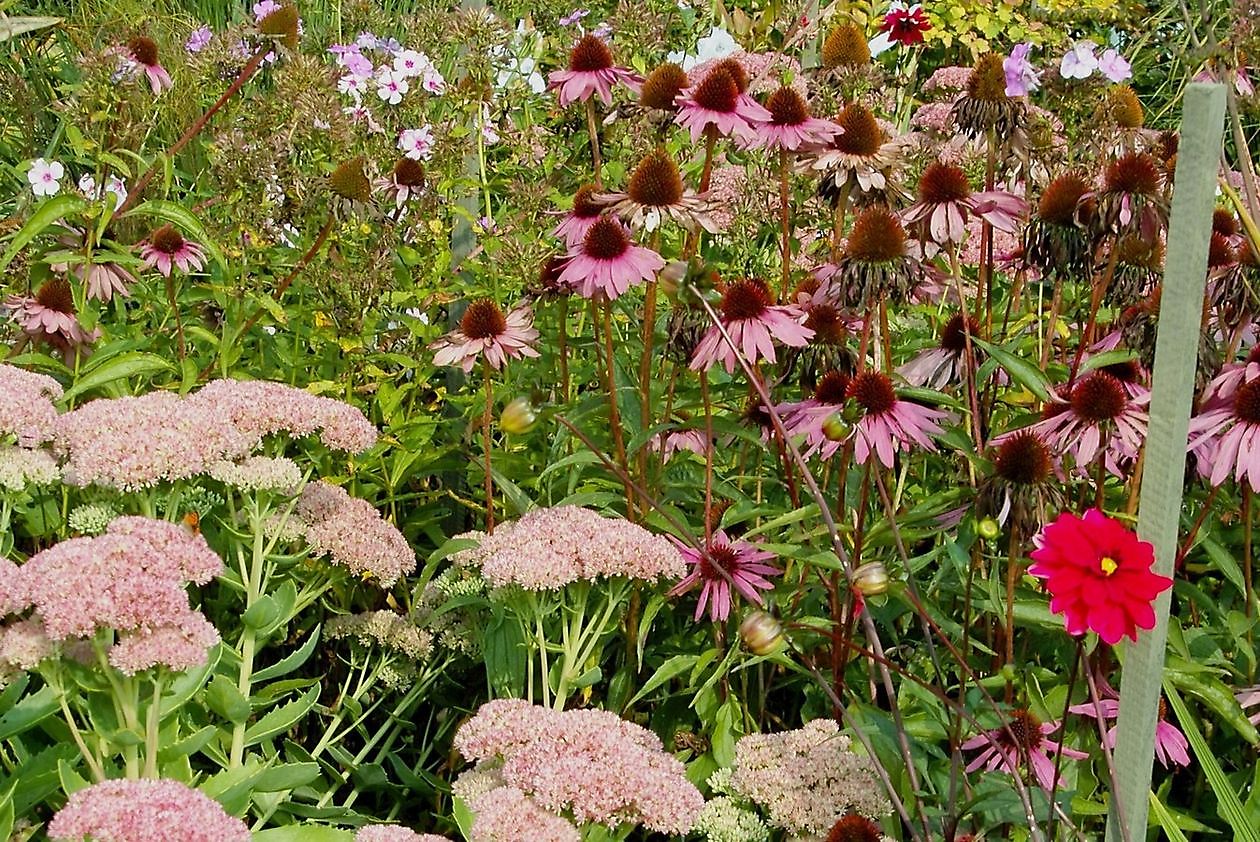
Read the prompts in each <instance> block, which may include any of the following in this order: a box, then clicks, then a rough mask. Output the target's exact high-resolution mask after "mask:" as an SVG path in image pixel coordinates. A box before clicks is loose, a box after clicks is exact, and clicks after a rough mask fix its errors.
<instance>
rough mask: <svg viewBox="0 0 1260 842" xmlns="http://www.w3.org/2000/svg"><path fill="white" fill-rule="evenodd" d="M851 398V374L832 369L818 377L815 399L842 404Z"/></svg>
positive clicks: (820, 401)
mask: <svg viewBox="0 0 1260 842" xmlns="http://www.w3.org/2000/svg"><path fill="white" fill-rule="evenodd" d="M848 399H849V375H847V374H845V373H844V372H842V371H836V370H834V369H833V370H831V371H829V372H827V373H826V374H824V375H823V376H822V377H820V378H819V379H818V385H817V386H815V387H814V400H816V401H818V402H819V403H828V404H841V403H844V402H845V401H846V400H848Z"/></svg>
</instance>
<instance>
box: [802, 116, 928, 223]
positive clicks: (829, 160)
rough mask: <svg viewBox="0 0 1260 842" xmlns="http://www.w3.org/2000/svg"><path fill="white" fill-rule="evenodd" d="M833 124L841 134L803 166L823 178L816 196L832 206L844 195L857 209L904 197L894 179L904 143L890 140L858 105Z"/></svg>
mask: <svg viewBox="0 0 1260 842" xmlns="http://www.w3.org/2000/svg"><path fill="white" fill-rule="evenodd" d="M835 122H836V124H837V125H838V126H840V128H841V129H843V131H842V132H841V133H840V134H837V135H835V136H833V137H832V139H831V142H830V143H829V144H828V145H827V146H826V147H825V148H823V149H821V150H819V151H818V152H817V153H815V154H814V155H812V156H810V159H809V160H808V161H807V162H805V163H803V164H802V167H803V168H806V169H809V170H813V171H814V172H821V173H822V174H823V175H822V181H821V182H819V185H818V192H819V194H820V195H821V196H822V197H823V198H824V199H826V200H827V201H829V202H831V203H832V204H836V203H837V202H838V201H839V198H840V196H841V195H842V194H843V195H847V196H848V197H849V199H850V201H852V202H854V203H855V204H859V205H863V204H868V203H872V202H877V203H885V204H886V203H888V202H889V201H890V200H891V199H893V198H897V197H900V196H902V195H904V191H903V190H902V188H901V187H900V186H899V185H897V184H896V180H895V178H894V176H895V175H896V173H897V171H898V169H899V168H900V166H901V163H902V159H903V157H904V151H905V145H906V142H905V139H904V138H902V137H898V138H890V137H889V136H888V133H887V132H885V131H884V129H883V128H882V127H881V126H880V125H879V122H878V121H876V119H875V115H874V114H873V113H871V110H870V109H869V108H867V107H866V106H864V105H862V104H861V103H857V102H851V103H849V104H848V105H846V106H845V107H844V108H843V109H842V110H841V111H840V113H839V114H838V115H836V119H835Z"/></svg>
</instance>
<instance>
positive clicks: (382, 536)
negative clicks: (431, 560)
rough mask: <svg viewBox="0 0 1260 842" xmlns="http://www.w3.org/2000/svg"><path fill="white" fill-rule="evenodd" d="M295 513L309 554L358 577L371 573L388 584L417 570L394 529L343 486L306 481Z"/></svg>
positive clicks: (412, 553)
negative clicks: (328, 560)
mask: <svg viewBox="0 0 1260 842" xmlns="http://www.w3.org/2000/svg"><path fill="white" fill-rule="evenodd" d="M296 514H297V518H298V521H299V522H300V524H301V527H302V531H303V534H304V535H305V537H306V542H307V544H308V545H310V548H311V553H312V554H313V555H316V556H328V557H329V558H330V559H331V560H332V562H333V563H334V564H338V565H341V566H342V567H345V568H347V569H348V570H349V571H350V572H351V573H353V574H355V575H356V576H362V575H365V574H366V575H371V576H372V577H373V578H375V579H376V580H377V581H378V582H380V584H381V586H382V587H386V588H388V587H390V586H392V585H393V584H394V583H395V582H397V581H398V578H399V577H400V576H402V575H404V574H407V573H410V572H412V571H413V570H415V569H416V553H415V551H414V550H413V549H412V548H411V545H410V544H408V543H407V539H406V538H405V537H404V536H403V534H402V533H401V532H399V531H398V528H397V527H395V526H394V525H393V524H392V523H390V522H389V521H387V520H385V519H384V518H382V517H381V513H380V512H378V511H377V510H376V507H375V506H373V505H372V504H371V503H369V502H368V501H366V500H360V499H359V498H357V497H351V496H350V495H349V494H348V493H346V490H345V489H344V488H340V487H338V486H336V485H332V484H331V483H327V482H324V481H322V480H321V481H319V482H312V483H310V484H308V485H307V486H306V487H305V488H303V489H302V496H301V497H299V498H298V503H297V509H296Z"/></svg>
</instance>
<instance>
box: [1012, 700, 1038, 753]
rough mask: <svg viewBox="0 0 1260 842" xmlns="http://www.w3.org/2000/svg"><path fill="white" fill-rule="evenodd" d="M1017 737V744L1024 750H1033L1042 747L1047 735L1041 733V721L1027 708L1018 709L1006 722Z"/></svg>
mask: <svg viewBox="0 0 1260 842" xmlns="http://www.w3.org/2000/svg"><path fill="white" fill-rule="evenodd" d="M1006 727H1007V728H1009V729H1010V730H1011V736H1013V737H1014V738H1015V746H1016V747H1017V748H1019V749H1020V750H1021V751H1023V752H1029V753H1031V752H1033V751H1035V750H1036V749H1038V748H1040V747H1041V742H1042V740H1043V739H1045V737H1044V736H1043V735H1042V733H1041V722H1040V721H1038V719H1037V717H1035V716H1033V715H1032V714H1031V713H1029V712H1028V711H1026V710H1017V711H1015V712H1013V713H1012V714H1011V719H1010V721H1009V722H1007V723H1006Z"/></svg>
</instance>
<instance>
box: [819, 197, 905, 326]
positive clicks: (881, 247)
mask: <svg viewBox="0 0 1260 842" xmlns="http://www.w3.org/2000/svg"><path fill="white" fill-rule="evenodd" d="M920 274H921V270H920V267H919V265H918V264H917V263H916V262H915V261H913V260H912V259H911V258H910V256H909V254H908V252H907V250H906V231H905V229H904V228H903V227H902V226H901V221H900V220H899V219H897V217H896V215H895V214H893V212H892V211H890V210H888V209H887V208H885V207H881V206H879V205H873V206H871V207H869V208H866V209H865V210H863V211H862V212H861V213H859V214H858V216H857V218H856V219H855V220H854V222H853V228H852V230H850V232H849V240H848V245H847V246H846V248H845V252H844V256H843V257H841V258H840V261H839V263H837V264H836V267H835V270H834V271H833V272H832V273H831V275H830V276H829V277H828V278H826V281H827V290H828V295H829V296H830V297H831V298H833V299H834V300H836V301H839V302H840V303H842V304H843V305H845V306H848V307H853V308H858V309H865V308H867V307H869V306H871V305H872V304H874V303H876V302H878V301H879V300H880V299H883V298H887V299H888V300H889V301H893V302H897V303H904V302H905V301H906V299H907V298H908V297H909V295H910V291H911V290H912V289H913V288H914V286H915V284H916V283H917V282H918V280H919V276H920Z"/></svg>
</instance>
